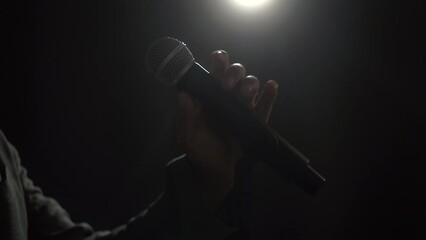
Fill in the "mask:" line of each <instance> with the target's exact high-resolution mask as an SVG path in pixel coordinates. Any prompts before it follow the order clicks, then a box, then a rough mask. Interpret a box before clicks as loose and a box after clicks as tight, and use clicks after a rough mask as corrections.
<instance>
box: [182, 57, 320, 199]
mask: <svg viewBox="0 0 426 240" xmlns="http://www.w3.org/2000/svg"><path fill="white" fill-rule="evenodd" d="M177 88H178V89H180V90H184V91H186V92H187V93H188V94H189V95H190V96H191V97H192V98H193V99H195V100H196V101H198V102H200V103H201V104H202V108H203V111H205V112H207V113H208V114H209V117H211V118H213V119H214V120H215V121H217V122H219V123H221V124H222V125H223V127H224V128H225V129H226V130H227V131H229V132H230V133H232V134H233V135H234V136H235V137H236V138H237V139H238V140H239V142H240V144H241V146H242V148H243V152H244V154H245V155H248V156H249V157H248V158H247V159H259V160H263V161H264V162H266V163H267V164H269V165H270V166H271V167H272V168H273V169H274V170H275V171H277V172H278V174H279V175H281V176H282V177H283V178H284V179H286V180H287V181H289V182H293V183H295V184H297V185H299V186H300V187H301V188H302V189H304V190H305V191H306V192H307V193H309V194H311V195H313V194H315V193H316V191H317V190H318V189H319V188H320V187H321V185H322V184H323V183H324V182H325V179H324V178H323V177H322V176H321V175H320V174H319V173H318V172H317V171H315V170H314V169H313V168H312V167H311V166H310V165H309V160H308V159H307V158H306V157H305V156H304V155H303V154H302V153H300V152H299V151H298V150H297V149H296V148H295V147H293V146H292V145H291V144H290V143H289V142H288V141H287V140H285V139H284V138H283V137H281V136H280V135H279V134H278V133H277V132H276V131H275V130H273V129H272V128H271V127H269V126H268V125H267V124H266V123H265V121H263V120H262V119H260V118H259V117H258V116H257V114H256V113H255V112H253V111H252V110H251V109H250V107H249V106H248V105H247V104H246V103H245V102H243V101H241V100H240V99H239V98H238V97H237V96H236V95H234V94H232V93H230V92H227V91H225V90H223V89H222V87H221V85H220V83H219V81H217V80H216V79H214V78H213V76H211V75H210V74H209V72H208V71H207V70H206V69H204V68H203V67H202V66H201V65H200V64H198V63H194V64H193V65H192V66H191V67H190V68H189V69H188V70H187V71H186V73H184V74H183V75H182V77H181V79H180V80H179V82H178V83H177Z"/></svg>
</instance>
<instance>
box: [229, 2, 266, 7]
mask: <svg viewBox="0 0 426 240" xmlns="http://www.w3.org/2000/svg"><path fill="white" fill-rule="evenodd" d="M234 1H235V2H237V3H239V4H241V5H244V6H246V7H254V6H258V5H261V4H263V3H265V2H267V0H234Z"/></svg>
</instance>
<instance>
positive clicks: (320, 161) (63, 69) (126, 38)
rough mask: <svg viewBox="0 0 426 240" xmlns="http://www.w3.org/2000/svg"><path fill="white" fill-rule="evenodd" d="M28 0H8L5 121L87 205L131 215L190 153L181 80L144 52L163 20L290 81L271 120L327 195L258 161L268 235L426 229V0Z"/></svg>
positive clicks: (54, 185) (257, 229)
mask: <svg viewBox="0 0 426 240" xmlns="http://www.w3.org/2000/svg"><path fill="white" fill-rule="evenodd" d="M273 4H274V8H273V9H271V10H269V11H268V13H256V12H251V13H248V12H246V13H244V12H242V11H240V10H237V9H234V8H233V7H232V6H231V4H230V3H229V2H228V1H225V0H218V1H207V0H202V1H200V0H182V1H166V0H158V1H60V2H59V1H15V2H13V4H11V6H8V5H6V6H4V11H5V12H8V13H9V14H5V15H3V16H4V18H5V19H4V21H3V25H4V28H3V29H4V32H3V35H4V36H5V39H8V40H9V41H7V44H4V45H3V47H4V50H5V51H4V52H5V53H6V54H5V55H4V57H3V60H4V64H2V65H3V66H2V68H3V70H2V79H1V84H0V94H1V95H0V100H1V102H0V110H1V111H0V128H1V129H2V130H3V131H4V132H5V133H6V135H7V136H8V138H9V140H10V141H11V142H12V143H13V144H14V145H15V146H16V147H17V148H18V150H19V152H20V154H21V158H22V160H23V164H24V165H25V166H26V167H27V168H28V169H29V175H30V176H31V177H32V178H33V179H34V181H35V182H36V183H37V184H38V185H40V186H42V188H43V189H44V191H45V193H46V194H47V195H50V196H53V197H55V198H56V199H57V200H58V201H59V202H60V203H61V204H62V205H63V206H64V207H65V208H66V209H68V211H69V212H70V214H71V216H72V217H73V218H74V219H75V220H76V221H87V222H89V223H91V224H92V225H93V226H94V227H95V228H96V229H106V228H111V227H113V226H116V225H117V224H121V223H123V222H125V221H126V220H127V219H128V218H130V217H131V216H132V215H134V214H136V213H137V212H139V211H140V210H142V209H143V208H145V207H146V206H147V205H148V204H149V203H150V202H151V201H152V200H153V199H155V197H156V196H157V195H158V194H159V193H160V192H161V190H162V185H163V181H164V180H163V177H164V174H163V170H164V164H165V163H166V162H167V161H169V160H170V159H171V158H172V157H174V156H176V155H177V154H179V150H178V149H177V148H176V145H175V141H174V137H173V128H174V126H173V119H174V113H175V95H176V93H175V91H174V90H173V89H168V88H166V87H164V86H162V85H160V84H159V83H157V82H156V81H154V80H152V77H150V76H149V75H148V74H147V72H146V70H145V69H144V59H143V56H144V53H145V50H146V48H147V47H148V46H149V44H150V43H151V42H152V41H153V40H155V39H157V38H159V37H162V36H173V37H176V38H178V39H181V40H183V41H185V42H186V43H187V44H188V46H189V48H190V49H191V50H192V52H193V53H194V54H195V57H196V58H197V59H198V61H199V62H201V63H202V64H203V65H205V66H208V65H209V53H210V52H211V51H213V50H215V49H226V50H227V51H228V52H230V54H231V57H232V60H233V61H241V62H242V63H244V64H245V65H246V67H247V68H248V70H249V72H250V73H254V74H256V75H257V76H258V77H259V78H260V79H261V80H263V81H265V80H267V79H270V78H274V79H276V80H277V81H278V82H279V84H280V96H279V98H278V100H277V103H276V107H275V109H274V112H273V113H272V116H271V122H270V123H271V125H272V126H273V127H274V128H275V129H277V130H278V131H279V132H281V133H282V134H283V135H284V136H285V137H286V138H287V139H288V140H290V141H291V142H292V143H293V144H294V145H295V146H297V147H298V148H299V149H300V150H301V151H302V152H303V153H305V155H307V156H308V157H309V158H311V160H312V162H313V166H314V167H315V168H317V169H318V170H319V171H320V172H321V173H323V174H324V175H325V176H326V177H327V179H328V182H327V184H326V185H325V186H324V188H323V189H322V190H321V191H320V192H319V193H318V194H317V195H316V196H315V197H313V198H311V197H309V196H306V195H305V194H304V193H302V192H301V191H300V190H299V189H298V188H296V187H295V186H292V185H288V184H287V183H285V182H284V181H283V180H282V179H280V178H279V177H278V176H277V175H275V174H274V173H273V171H272V170H271V169H270V168H268V167H267V166H265V165H262V164H260V165H258V166H257V168H256V174H255V193H256V208H255V213H254V221H253V235H254V238H255V239H286V237H287V239H295V238H298V236H299V235H300V237H302V236H304V237H306V238H308V239H313V238H317V239H366V238H368V239H369V238H388V239H408V238H410V237H411V239H421V238H422V237H424V236H425V231H424V226H425V223H426V220H425V218H424V217H425V207H424V202H425V198H424V197H423V196H422V195H424V189H426V188H425V176H424V174H423V169H422V162H423V161H424V159H425V158H424V154H421V153H420V146H421V144H420V140H421V136H422V135H421V134H422V133H421V131H420V130H421V129H422V128H423V127H424V126H423V125H424V122H423V118H422V115H423V112H424V105H423V104H422V101H421V100H420V95H421V92H422V90H423V89H422V88H421V84H420V81H422V80H424V72H423V68H424V67H423V65H424V63H425V57H424V56H425V55H424V47H423V46H422V45H423V44H424V42H425V39H424V37H423V34H422V33H423V32H424V29H423V28H422V26H421V24H420V23H421V22H422V20H423V18H424V17H423V15H422V14H423V8H424V3H422V2H420V1H419V2H417V3H411V2H408V1H404V2H402V1H383V2H379V1H359V0H358V1H338V0H325V1H313V0H303V1H300V0H298V1H296V0H287V1H274V2H273Z"/></svg>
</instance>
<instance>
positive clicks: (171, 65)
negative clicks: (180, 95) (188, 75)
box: [145, 37, 194, 85]
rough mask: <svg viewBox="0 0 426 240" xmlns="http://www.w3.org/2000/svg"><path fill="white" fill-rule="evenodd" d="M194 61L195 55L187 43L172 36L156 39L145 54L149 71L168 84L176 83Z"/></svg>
mask: <svg viewBox="0 0 426 240" xmlns="http://www.w3.org/2000/svg"><path fill="white" fill-rule="evenodd" d="M193 63H194V57H193V56H192V53H191V51H189V49H188V48H187V47H186V45H185V44H184V43H183V42H181V41H179V40H177V39H174V38H170V37H166V38H160V39H158V40H156V41H155V42H154V43H153V44H152V45H151V46H150V47H149V48H148V50H147V52H146V55H145V65H146V68H147V69H148V71H149V72H150V73H151V74H153V75H154V76H155V77H156V78H157V79H158V80H160V81H161V82H163V83H165V84H167V85H175V84H176V83H177V82H178V81H179V79H180V78H181V77H182V75H183V74H184V73H185V72H186V71H187V70H188V69H189V67H191V66H192V64H193Z"/></svg>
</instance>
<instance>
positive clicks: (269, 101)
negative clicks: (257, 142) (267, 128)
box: [255, 80, 278, 122]
mask: <svg viewBox="0 0 426 240" xmlns="http://www.w3.org/2000/svg"><path fill="white" fill-rule="evenodd" d="M277 94H278V83H277V82H275V81H274V80H269V81H268V82H267V83H266V84H265V86H264V87H263V91H262V93H261V94H260V97H259V100H258V101H257V103H256V106H255V112H256V113H257V114H258V115H259V116H260V117H261V118H262V119H263V120H265V122H268V120H269V115H270V114H271V110H272V107H273V105H274V102H275V99H276V98H277Z"/></svg>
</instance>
